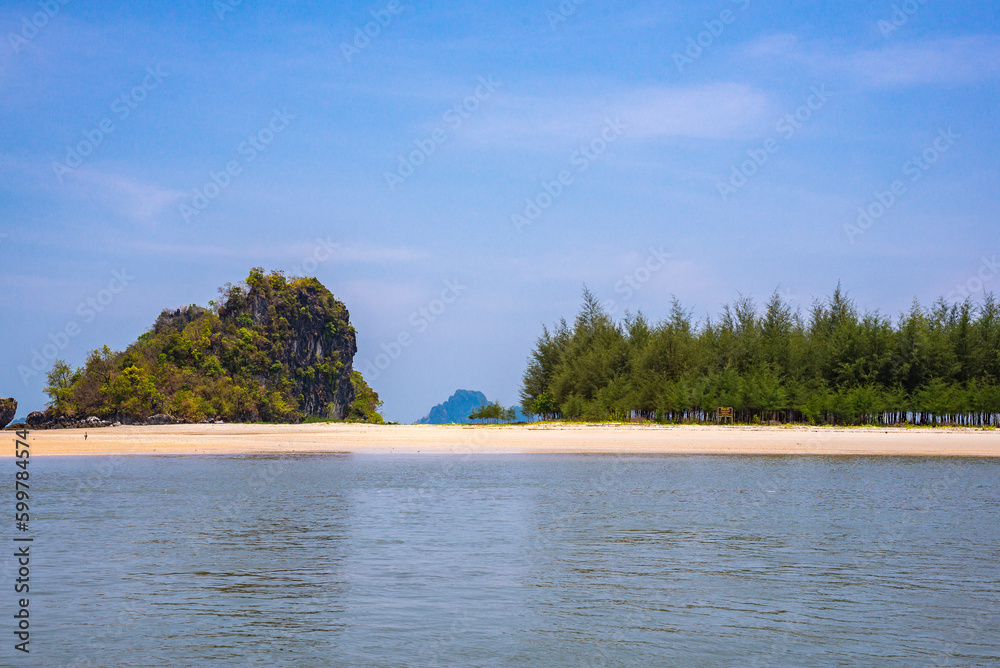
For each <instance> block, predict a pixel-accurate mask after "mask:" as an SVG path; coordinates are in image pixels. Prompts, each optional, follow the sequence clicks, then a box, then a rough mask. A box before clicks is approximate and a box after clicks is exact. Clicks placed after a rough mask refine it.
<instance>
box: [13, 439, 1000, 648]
mask: <svg viewBox="0 0 1000 668" xmlns="http://www.w3.org/2000/svg"><path fill="white" fill-rule="evenodd" d="M33 467H34V468H33V471H32V482H33V492H34V493H33V499H36V500H35V503H34V506H33V509H37V514H38V517H37V519H36V521H35V522H34V527H33V529H35V531H34V533H35V535H36V543H35V545H34V547H33V548H32V549H33V556H34V560H33V562H32V565H33V567H34V568H33V570H32V590H31V595H32V602H31V606H32V630H33V631H34V633H33V635H32V653H31V655H30V657H28V658H24V657H18V658H17V664H18V665H39V666H42V665H44V666H56V665H73V666H87V665H90V666H166V665H170V666H184V665H207V664H212V663H219V664H224V665H292V664H295V665H307V666H322V665H371V666H377V665H497V666H500V665H517V664H530V665H589V666H612V665H677V666H716V665H721V666H746V665H758V666H764V665H798V666H810V665H816V666H819V665H831V664H838V663H839V664H844V665H847V664H851V665H879V666H912V665H935V666H936V665H988V664H995V663H996V662H998V661H1000V589H998V575H1000V567H998V562H997V554H998V547H1000V540H998V538H1000V529H998V523H997V522H996V519H995V518H996V512H997V509H998V505H1000V493H998V489H997V483H996V480H997V473H998V472H1000V463H996V462H993V461H988V460H950V459H933V460H924V459H879V458H781V457H773V458H771V457H753V458H726V457H686V456H684V457H681V456H665V457H639V456H636V457H620V456H495V457H486V456H483V457H479V456H477V457H405V456H388V457H384V456H383V457H377V456H367V457H362V456H349V455H299V456H240V457H133V458H121V457H119V458H101V457H73V458H51V459H38V460H34V462H33ZM81 481H85V483H83V484H82V483H81ZM4 567H5V568H9V559H8V561H7V562H4ZM4 601H5V609H10V608H11V606H12V602H11V601H10V596H9V595H5V598H4ZM8 626H10V625H8ZM11 628H12V627H11ZM11 644H12V643H11ZM4 651H5V652H7V653H6V654H5V656H8V657H10V655H11V651H10V648H5V650H4ZM5 665H6V660H5Z"/></svg>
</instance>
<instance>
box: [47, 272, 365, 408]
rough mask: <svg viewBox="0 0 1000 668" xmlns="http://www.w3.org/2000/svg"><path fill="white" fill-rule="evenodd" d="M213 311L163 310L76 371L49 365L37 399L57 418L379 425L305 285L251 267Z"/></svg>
mask: <svg viewBox="0 0 1000 668" xmlns="http://www.w3.org/2000/svg"><path fill="white" fill-rule="evenodd" d="M219 292H220V299H219V300H218V303H216V302H210V303H209V308H208V309H205V308H202V307H199V306H195V305H192V306H188V307H185V308H182V309H178V310H174V311H170V310H167V311H163V313H161V314H160V316H159V318H157V320H156V323H155V324H154V325H153V327H152V329H151V330H150V331H148V332H146V333H145V334H143V335H142V336H140V337H139V339H138V340H137V341H136V342H135V343H133V344H131V345H130V346H128V347H127V348H126V349H125V350H124V351H121V352H115V351H112V350H111V349H110V348H108V347H107V346H104V347H103V348H101V349H99V350H95V351H93V352H91V353H90V355H89V356H88V358H87V361H86V363H85V364H84V366H83V367H81V368H79V369H75V370H74V369H71V368H70V367H69V366H67V365H66V363H65V362H63V361H62V360H58V361H57V362H56V364H55V365H54V366H53V368H52V370H51V371H50V372H49V374H48V386H47V387H46V390H45V391H46V393H47V394H48V395H49V398H50V406H51V407H52V408H53V409H54V412H55V413H56V414H60V415H73V414H77V415H80V414H82V415H96V416H98V417H102V418H113V419H118V420H122V421H141V420H144V419H146V418H148V417H149V416H151V415H153V414H158V413H168V414H170V415H173V416H174V417H176V418H178V419H181V420H184V421H190V422H197V421H201V420H205V419H212V418H218V419H223V420H227V421H233V422H253V421H266V422H299V421H301V420H302V419H304V418H306V417H308V416H320V417H327V418H335V419H345V418H347V419H355V420H367V421H372V422H381V421H382V418H381V416H380V415H379V414H378V407H379V405H380V403H381V402H379V400H378V395H377V394H376V393H375V392H374V390H372V389H371V388H370V387H369V386H368V385H367V383H365V381H364V379H363V378H362V377H361V374H360V373H358V372H357V371H354V370H353V368H352V364H353V359H354V354H355V353H356V352H357V344H356V342H355V330H354V327H353V326H351V324H350V317H349V314H348V311H347V308H346V307H345V306H344V304H343V303H342V302H340V301H338V300H337V299H336V298H335V297H334V296H333V294H331V293H330V291H329V290H327V289H326V288H325V287H324V286H323V285H322V284H321V283H320V282H319V281H318V280H316V279H315V278H291V279H290V278H287V277H285V275H284V274H282V273H281V272H270V273H265V272H264V270H263V269H260V268H254V269H253V270H251V272H250V275H249V276H247V279H246V281H245V282H244V283H242V284H240V285H232V284H227V285H226V286H224V287H223V288H220V290H219Z"/></svg>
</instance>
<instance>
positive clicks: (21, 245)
mask: <svg viewBox="0 0 1000 668" xmlns="http://www.w3.org/2000/svg"><path fill="white" fill-rule="evenodd" d="M801 4H802V3H796V2H770V3H763V2H759V1H758V0H735V1H733V0H716V1H713V2H685V3H630V4H629V5H628V6H621V4H620V3H612V2H599V1H597V0H584V1H583V2H580V3H579V4H576V3H574V2H573V1H572V0H565V1H564V2H563V3H562V4H560V3H559V2H556V1H554V0H552V1H549V2H530V3H524V2H503V3H490V2H486V3H477V4H475V5H474V6H473V5H469V4H468V3H446V2H430V3H415V4H414V3H408V2H399V3H396V2H393V3H390V2H388V1H386V2H373V3H371V4H340V3H320V2H316V3H312V2H290V3H281V4H276V5H274V6H267V7H258V6H255V4H253V3H249V2H240V3H237V2H231V3H230V2H227V1H226V0H219V1H218V2H215V3H213V2H209V1H208V0H205V1H202V2H192V3H170V4H169V5H168V6H166V7H164V6H161V5H160V4H147V3H114V2H87V1H86V0H68V1H67V2H65V4H61V3H60V2H59V0H51V2H49V4H48V5H45V3H39V2H37V1H36V2H7V3H4V5H3V8H2V9H0V31H2V36H3V39H2V40H0V41H2V43H0V88H2V96H0V121H2V130H0V212H2V215H0V262H2V264H0V267H2V268H0V282H2V283H0V285H2V290H0V294H2V298H0V299H2V301H0V308H2V310H3V313H4V316H3V327H2V328H0V345H2V350H3V360H4V364H3V365H2V368H0V396H9V395H13V396H15V397H17V398H18V399H19V401H20V402H21V410H19V413H25V412H27V411H28V410H33V409H36V408H41V407H42V406H43V405H44V401H45V399H44V395H43V394H42V387H43V384H44V383H43V380H44V376H43V374H38V375H34V376H32V375H30V374H26V373H24V371H25V370H26V369H30V368H31V362H32V358H33V356H35V354H36V353H37V355H38V356H40V357H41V359H42V361H44V362H45V368H46V369H47V368H48V367H49V366H50V365H51V364H50V362H51V358H52V357H53V356H54V355H55V354H58V356H59V357H62V358H65V359H66V360H68V361H69V362H70V363H72V364H74V365H79V364H81V363H82V362H83V361H84V359H85V357H86V354H87V352H88V351H89V350H91V349H93V348H96V347H98V346H100V345H102V344H105V343H107V344H109V345H111V346H112V347H113V348H117V349H120V348H123V347H124V346H126V345H127V344H128V343H130V342H131V341H133V340H135V338H136V337H137V336H138V335H139V334H141V333H142V332H143V331H145V330H146V329H148V328H149V327H150V326H151V324H152V323H153V321H154V320H155V318H156V316H157V314H158V313H159V312H160V310H161V309H163V308H168V307H169V308H176V307H178V306H181V305H184V304H188V303H198V304H206V303H207V302H208V300H210V299H213V298H214V297H215V296H216V288H217V287H218V286H220V285H223V284H224V283H226V282H227V281H233V282H236V281H239V280H240V279H241V278H243V277H245V276H246V274H247V272H248V270H249V268H250V267H252V266H263V267H265V268H268V269H282V270H285V271H287V272H296V271H297V272H299V273H308V274H312V275H315V276H317V277H318V278H319V279H320V280H321V281H323V283H324V284H326V285H327V287H329V288H330V289H331V290H332V291H333V293H334V294H335V295H336V296H337V297H338V298H340V299H342V300H343V301H344V302H345V303H346V304H347V306H348V308H349V310H350V313H351V320H352V322H353V323H354V325H355V326H356V328H357V330H358V347H359V351H358V355H357V356H356V358H355V366H356V367H357V368H362V369H365V368H368V369H376V368H377V367H376V366H375V365H376V364H379V365H381V366H382V367H384V368H382V369H378V370H377V373H375V372H370V373H369V374H368V375H369V376H372V377H371V378H370V381H371V383H372V385H373V386H374V387H375V389H376V390H377V391H378V392H379V393H380V395H381V396H382V398H383V399H384V401H385V413H386V416H387V417H388V418H389V419H394V420H400V421H404V422H410V421H413V420H415V419H417V418H419V417H421V416H422V415H424V414H425V413H426V412H427V410H428V409H429V408H430V407H431V406H433V405H434V404H436V403H439V402H441V401H443V400H445V399H446V398H447V397H448V396H449V395H450V394H451V393H452V392H453V391H454V390H456V389H458V388H466V389H473V390H481V391H483V392H485V393H486V394H487V395H488V396H490V397H491V398H494V397H495V398H499V399H500V400H501V401H503V402H505V403H508V404H509V403H514V402H515V401H516V400H517V389H518V387H519V384H520V376H521V373H522V371H523V368H524V362H525V358H526V356H527V355H528V353H529V352H530V349H531V347H532V345H533V342H534V339H535V337H536V336H537V335H538V334H539V333H540V329H541V325H542V324H543V323H551V322H553V321H555V320H557V319H558V318H560V317H567V318H569V317H572V316H573V315H574V314H575V313H576V309H577V307H578V305H579V301H580V293H581V290H582V286H583V285H584V284H586V285H587V286H589V287H590V288H591V289H592V290H593V291H594V292H595V293H596V294H597V295H598V296H599V297H601V298H602V299H606V300H609V304H608V306H609V308H610V309H611V310H612V311H613V312H615V313H616V314H617V315H623V314H624V312H625V310H626V309H628V310H631V311H636V310H642V311H643V312H644V313H646V314H647V315H648V316H649V317H650V318H652V319H653V320H656V319H659V318H660V317H663V316H665V315H666V314H667V311H668V309H669V303H670V299H671V295H676V297H677V298H678V299H679V300H680V301H681V302H682V303H683V304H684V305H686V306H688V307H689V308H691V309H693V310H694V312H695V314H696V315H698V316H699V317H704V316H706V315H709V314H715V313H717V312H718V311H719V309H720V307H721V306H722V305H723V304H725V303H728V302H731V301H732V300H733V299H734V298H736V297H737V296H739V295H740V294H744V295H753V296H755V297H756V298H757V299H758V301H763V300H765V299H766V298H767V297H768V296H769V295H770V294H771V293H772V292H773V291H774V290H775V289H779V290H781V291H782V293H783V294H785V295H786V297H787V298H788V299H790V300H792V303H793V305H795V306H801V307H803V308H808V306H809V304H810V303H811V301H812V300H813V299H814V298H816V297H824V296H827V295H829V294H830V293H831V292H832V290H833V288H834V287H835V286H836V284H837V282H838V281H840V282H842V284H843V286H844V288H845V289H846V290H847V291H848V292H849V294H850V295H851V296H852V297H854V298H855V299H856V300H857V302H858V303H859V304H860V305H862V306H863V307H867V308H872V309H875V308H877V309H879V310H881V311H883V312H886V313H889V314H896V313H898V312H899V311H900V310H903V309H906V308H908V306H909V304H910V302H911V300H912V299H913V298H915V297H916V298H918V299H920V300H921V301H922V302H924V303H929V302H931V301H932V300H934V299H935V298H937V297H942V296H945V297H948V298H949V299H955V298H958V296H959V295H960V294H961V291H960V290H959V286H963V288H962V290H966V291H969V292H972V293H973V294H979V293H981V292H982V291H983V290H986V291H990V290H996V289H997V287H998V286H1000V268H998V267H996V264H995V263H996V257H997V256H998V255H1000V236H998V234H997V230H998V225H997V214H998V213H1000V154H998V152H997V146H998V139H1000V127H998V120H997V119H998V118H1000V108H998V107H1000V105H998V103H1000V95H998V86H997V84H998V80H1000V34H998V33H1000V31H998V27H1000V16H998V14H1000V6H998V5H997V4H996V3H992V2H950V3H938V2H928V1H924V2H920V1H918V0H908V2H906V3H898V2H895V1H892V2H890V1H886V2H881V1H874V2H872V1H866V2H853V1H844V2H838V3H815V4H814V5H812V6H809V7H802V6H801ZM46 7H47V9H46ZM366 29H367V31H368V33H369V34H370V35H373V36H366V35H365V30H366ZM81 153H86V155H81ZM864 212H867V213H868V217H863V218H861V220H860V222H859V217H861V214H862V213H864ZM115 272H117V274H116V273H115ZM67 332H69V333H67ZM401 338H402V340H403V341H404V342H405V344H406V345H398V341H400V339H401ZM397 345H398V348H397ZM46 346H48V347H46ZM379 355H384V356H383V357H378V356H379ZM40 363H41V362H38V361H36V364H40ZM18 367H22V368H21V372H20V373H19V371H18Z"/></svg>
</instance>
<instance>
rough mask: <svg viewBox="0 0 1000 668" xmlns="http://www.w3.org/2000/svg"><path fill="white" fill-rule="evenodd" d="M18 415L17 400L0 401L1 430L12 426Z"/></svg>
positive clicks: (10, 398)
mask: <svg viewBox="0 0 1000 668" xmlns="http://www.w3.org/2000/svg"><path fill="white" fill-rule="evenodd" d="M15 415H17V400H16V399H14V397H7V398H6V399H0V429H3V428H4V427H6V426H7V425H9V424H10V421H11V420H13V419H14V416H15Z"/></svg>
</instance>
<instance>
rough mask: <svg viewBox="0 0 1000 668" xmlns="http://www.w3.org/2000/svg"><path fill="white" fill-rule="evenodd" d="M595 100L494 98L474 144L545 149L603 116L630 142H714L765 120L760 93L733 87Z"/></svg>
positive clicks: (649, 91)
mask: <svg viewBox="0 0 1000 668" xmlns="http://www.w3.org/2000/svg"><path fill="white" fill-rule="evenodd" d="M609 88H611V90H612V91H615V92H611V93H608V94H604V95H601V96H587V95H582V94H552V95H541V94H539V95H536V96H520V97H518V96H512V95H498V97H497V100H496V102H495V105H494V107H493V109H492V110H491V111H490V113H489V114H488V115H485V116H486V117H485V118H483V119H482V121H481V122H480V123H478V124H476V126H475V127H474V128H470V129H469V131H468V132H469V135H470V140H471V141H473V142H475V143H479V144H488V145H491V146H495V145H503V146H506V147H511V146H519V147H522V148H542V149H545V148H551V147H552V145H553V144H559V143H565V142H576V141H579V140H581V139H586V138H588V137H589V136H590V135H592V134H593V133H594V132H595V131H598V130H600V128H601V127H602V126H603V125H604V122H605V119H606V118H607V117H609V116H610V117H612V118H615V117H620V119H621V121H622V122H623V123H624V124H625V126H626V127H627V130H626V132H625V135H626V136H628V137H630V138H633V139H635V138H640V139H655V138H676V137H687V138H701V139H705V138H708V139H718V138H727V137H735V136H739V135H741V134H742V133H743V132H744V131H745V130H746V129H747V128H748V127H751V126H753V125H754V124H755V123H757V122H759V121H760V120H761V119H762V118H764V117H765V116H766V115H767V111H768V109H769V103H768V99H767V96H766V94H765V93H763V92H762V91H760V90H758V89H755V88H753V87H752V86H748V85H745V84H738V83H714V84H708V85H702V86H691V87H671V86H648V87H645V88H642V89H639V90H631V91H624V90H622V89H621V88H620V87H617V86H609Z"/></svg>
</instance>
